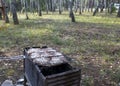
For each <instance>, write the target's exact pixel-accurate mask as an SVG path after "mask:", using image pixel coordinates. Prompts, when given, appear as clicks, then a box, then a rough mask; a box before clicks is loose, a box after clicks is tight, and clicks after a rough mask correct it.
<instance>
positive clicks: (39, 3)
mask: <svg viewBox="0 0 120 86" xmlns="http://www.w3.org/2000/svg"><path fill="white" fill-rule="evenodd" d="M38 15H39V16H42V12H41V2H40V0H38Z"/></svg>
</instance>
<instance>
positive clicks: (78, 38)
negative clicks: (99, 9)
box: [0, 13, 120, 86]
mask: <svg viewBox="0 0 120 86" xmlns="http://www.w3.org/2000/svg"><path fill="white" fill-rule="evenodd" d="M18 17H19V22H20V24H19V25H13V23H12V20H11V18H10V22H11V23H9V24H5V23H4V22H3V21H0V57H4V56H6V57H9V56H15V55H21V54H22V52H23V50H24V48H25V47H29V46H31V47H32V46H43V45H47V46H49V47H53V48H55V49H57V50H58V51H60V52H62V53H64V54H66V55H68V56H69V57H71V58H74V59H76V65H77V66H78V67H80V68H81V70H82V82H81V84H82V86H117V85H118V84H119V83H120V19H119V18H117V17H116V16H115V15H109V14H100V15H97V16H94V17H93V16H92V15H91V14H87V13H85V14H82V15H78V14H75V18H76V23H72V22H71V20H70V18H69V15H68V14H67V13H63V14H62V15H59V14H57V13H53V14H52V13H49V14H48V15H47V14H43V16H41V17H39V16H37V14H29V17H30V19H29V20H25V15H23V14H19V15H18ZM8 63H9V62H8ZM1 64H2V63H1ZM13 64H15V63H14V62H13ZM18 64H19V62H18ZM0 66H1V65H0ZM4 66H5V65H4ZM4 66H3V67H1V68H0V71H2V70H3V69H4V73H6V74H8V75H10V76H11V75H12V74H14V72H15V71H13V70H10V71H5V68H6V67H4ZM14 66H15V65H14ZM16 67H17V66H15V68H16ZM18 67H19V66H18ZM14 70H15V69H14ZM20 71H21V70H20ZM0 73H1V75H2V72H0ZM18 74H19V73H18ZM18 74H16V76H17V75H18ZM19 75H20V74H19ZM0 80H1V79H0Z"/></svg>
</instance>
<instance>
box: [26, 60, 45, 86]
mask: <svg viewBox="0 0 120 86" xmlns="http://www.w3.org/2000/svg"><path fill="white" fill-rule="evenodd" d="M25 76H26V77H27V80H28V82H29V83H30V84H31V85H32V86H44V82H45V78H44V76H43V75H42V73H41V72H40V70H38V68H37V65H35V64H34V63H33V62H32V61H31V60H30V59H28V58H25Z"/></svg>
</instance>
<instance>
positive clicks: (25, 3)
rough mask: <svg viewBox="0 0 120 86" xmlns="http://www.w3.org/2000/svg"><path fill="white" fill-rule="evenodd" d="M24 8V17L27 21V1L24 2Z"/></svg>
mask: <svg viewBox="0 0 120 86" xmlns="http://www.w3.org/2000/svg"><path fill="white" fill-rule="evenodd" d="M24 8H25V15H26V19H27V20H28V19H29V17H28V13H27V0H24Z"/></svg>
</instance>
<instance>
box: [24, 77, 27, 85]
mask: <svg viewBox="0 0 120 86" xmlns="http://www.w3.org/2000/svg"><path fill="white" fill-rule="evenodd" d="M26 83H27V79H26V77H25V76H24V86H27V85H26Z"/></svg>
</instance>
